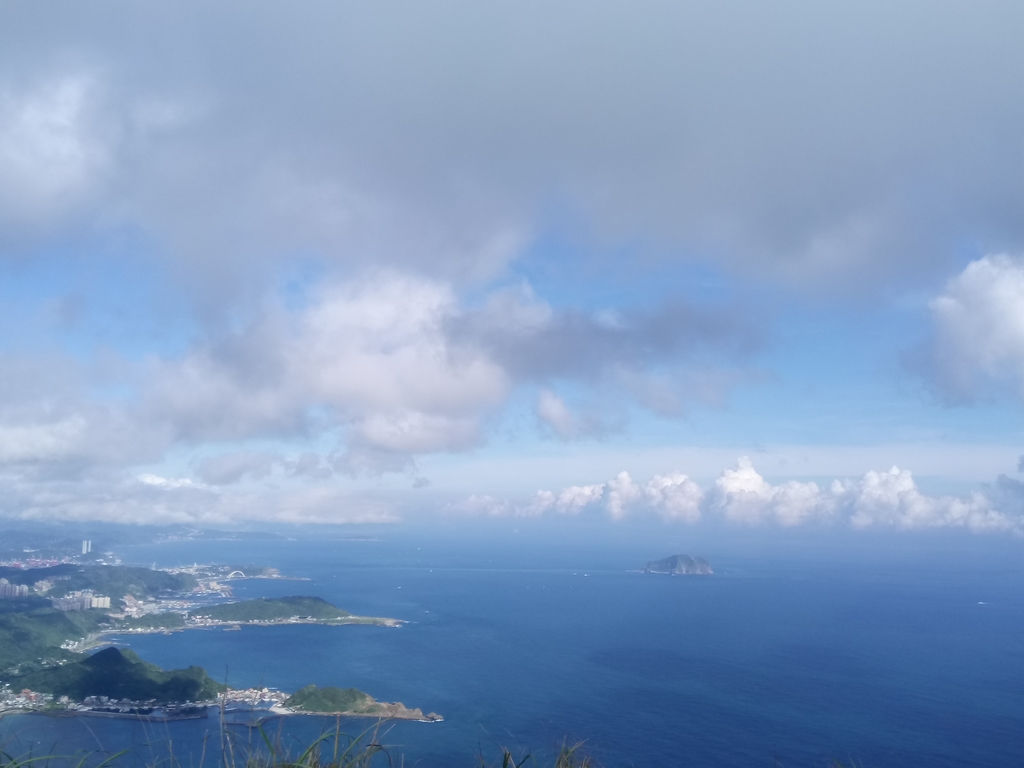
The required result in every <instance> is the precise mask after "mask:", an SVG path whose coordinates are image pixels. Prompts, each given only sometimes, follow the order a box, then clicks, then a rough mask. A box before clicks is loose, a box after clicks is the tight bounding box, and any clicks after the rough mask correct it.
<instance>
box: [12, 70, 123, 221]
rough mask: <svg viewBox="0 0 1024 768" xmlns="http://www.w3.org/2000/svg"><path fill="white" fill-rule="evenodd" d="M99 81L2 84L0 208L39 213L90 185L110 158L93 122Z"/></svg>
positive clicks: (78, 78) (73, 79) (72, 79)
mask: <svg viewBox="0 0 1024 768" xmlns="http://www.w3.org/2000/svg"><path fill="white" fill-rule="evenodd" d="M96 87H97V86H96V83H95V81H94V80H93V79H92V78H90V77H85V76H82V75H74V76H68V77H64V78H60V79H57V80H53V81H50V82H45V83H42V84H41V85H39V86H37V87H36V88H34V89H29V90H27V91H23V92H16V91H14V90H12V89H11V87H10V86H7V87H5V88H2V89H0V213H4V212H6V213H8V214H9V215H10V214H16V215H19V216H27V217H29V218H35V217H37V216H40V215H42V214H44V213H50V212H52V211H53V209H55V208H56V209H60V208H63V207H64V206H66V205H67V204H69V203H70V202H72V201H73V200H74V199H76V198H77V197H78V196H80V195H81V194H83V193H85V192H86V191H87V190H88V189H89V187H90V186H91V185H92V183H93V182H94V181H95V178H96V176H97V174H99V173H100V172H101V171H102V169H103V167H104V165H105V164H106V161H107V152H106V148H105V147H104V145H103V143H102V142H101V140H100V139H99V137H98V136H97V135H95V130H94V127H93V126H92V125H91V117H92V115H91V112H92V111H93V107H94V102H95V100H96V96H95V92H96Z"/></svg>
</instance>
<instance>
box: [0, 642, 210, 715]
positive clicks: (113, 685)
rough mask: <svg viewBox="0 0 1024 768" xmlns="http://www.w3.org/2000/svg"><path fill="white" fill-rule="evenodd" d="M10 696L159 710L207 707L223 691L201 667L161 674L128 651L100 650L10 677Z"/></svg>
mask: <svg viewBox="0 0 1024 768" xmlns="http://www.w3.org/2000/svg"><path fill="white" fill-rule="evenodd" d="M7 682H8V684H9V685H10V686H11V688H13V689H15V690H21V689H29V690H32V691H39V692H40V693H48V694H51V695H52V696H55V697H61V696H66V697H67V698H68V699H70V700H72V701H85V700H86V699H88V698H92V697H100V696H105V697H107V698H108V699H112V700H128V701H132V702H155V703H158V704H170V703H182V702H208V701H213V700H215V699H216V698H217V695H218V694H219V693H221V692H222V691H224V690H225V686H224V685H221V684H220V683H218V682H217V681H215V680H214V679H213V678H211V677H210V676H209V675H208V674H206V670H204V669H203V668H202V667H196V666H192V667H189V668H188V669H175V670H169V671H164V670H162V669H160V667H158V666H156V665H155V664H150V663H149V662H146V661H143V660H142V659H141V658H139V656H138V655H137V654H136V653H135V652H134V651H130V650H127V649H119V648H105V649H103V650H102V651H98V652H97V653H94V654H93V655H92V656H87V657H85V658H84V659H81V660H79V661H75V662H71V663H68V664H62V665H59V666H54V667H50V668H48V669H40V670H37V671H34V672H29V673H27V674H23V675H15V676H14V677H11V678H10V679H9V680H8V681H7Z"/></svg>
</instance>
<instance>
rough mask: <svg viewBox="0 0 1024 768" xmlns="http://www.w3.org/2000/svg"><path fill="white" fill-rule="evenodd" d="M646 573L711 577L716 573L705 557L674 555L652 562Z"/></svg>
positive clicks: (644, 570) (645, 567) (648, 565)
mask: <svg viewBox="0 0 1024 768" xmlns="http://www.w3.org/2000/svg"><path fill="white" fill-rule="evenodd" d="M643 572H644V573H667V574H671V575H673V576H710V575H711V574H713V573H714V571H713V570H711V564H710V563H709V562H708V561H707V560H705V559H704V558H703V557H690V556H689V555H672V556H671V557H666V558H664V559H662V560H652V561H651V562H649V563H648V564H647V565H645V566H644V568H643Z"/></svg>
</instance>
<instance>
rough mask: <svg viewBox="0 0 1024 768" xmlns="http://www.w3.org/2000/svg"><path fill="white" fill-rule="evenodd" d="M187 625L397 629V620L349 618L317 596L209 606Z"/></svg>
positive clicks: (191, 616) (192, 615) (191, 613)
mask: <svg viewBox="0 0 1024 768" xmlns="http://www.w3.org/2000/svg"><path fill="white" fill-rule="evenodd" d="M189 622H190V624H196V623H207V624H208V623H219V624H283V623H291V624H295V623H305V624H310V623H314V624H377V625H380V626H400V625H401V624H402V622H401V621H399V620H398V619H387V618H380V617H374V616H353V615H352V614H351V613H349V612H348V611H344V610H342V609H341V608H338V607H337V606H334V605H331V604H330V603H329V602H327V601H326V600H322V599H321V598H319V597H306V596H299V595H296V596H291V597H275V598H258V599H256V600H243V601H241V602H237V603H223V604H221V605H210V606H205V607H203V608H196V609H193V610H191V611H189Z"/></svg>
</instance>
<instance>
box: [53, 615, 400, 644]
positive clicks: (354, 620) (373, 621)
mask: <svg viewBox="0 0 1024 768" xmlns="http://www.w3.org/2000/svg"><path fill="white" fill-rule="evenodd" d="M299 624H320V625H323V626H325V627H341V626H367V627H389V628H392V629H400V628H401V627H402V626H403V625H405V624H408V621H406V620H405V619H391V618H387V617H384V616H346V617H345V618H343V619H271V620H268V621H258V620H257V621H218V620H209V621H204V622H203V623H202V624H186V625H185V626H183V627H141V628H137V629H133V628H130V627H124V628H121V629H109V630H103V631H102V632H96V633H94V634H92V635H90V636H89V637H87V638H86V639H85V640H82V641H80V642H81V643H82V645H80V646H79V645H76V646H75V647H74V648H72V649H69V650H72V651H73V652H75V653H85V652H86V651H91V650H93V649H94V648H100V647H102V646H104V645H111V644H112V641H111V640H110V639H109V638H111V637H113V636H123V635H170V634H173V633H175V632H185V631H187V630H194V629H208V630H209V629H220V630H228V631H230V630H232V629H240V628H242V627H282V626H294V625H299Z"/></svg>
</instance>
